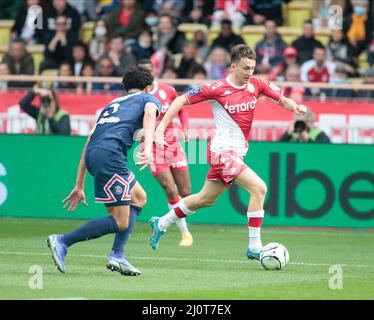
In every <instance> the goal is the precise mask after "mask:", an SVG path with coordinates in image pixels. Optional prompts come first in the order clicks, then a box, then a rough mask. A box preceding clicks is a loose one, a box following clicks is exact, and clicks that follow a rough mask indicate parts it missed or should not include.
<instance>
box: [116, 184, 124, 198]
mask: <svg viewBox="0 0 374 320" xmlns="http://www.w3.org/2000/svg"><path fill="white" fill-rule="evenodd" d="M114 193H115V194H116V195H117V196H119V195H120V194H122V193H123V188H122V187H121V186H115V187H114Z"/></svg>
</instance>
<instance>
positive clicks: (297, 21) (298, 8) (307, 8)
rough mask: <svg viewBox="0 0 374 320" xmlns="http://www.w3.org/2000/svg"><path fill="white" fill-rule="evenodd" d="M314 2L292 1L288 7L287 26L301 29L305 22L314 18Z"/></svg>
mask: <svg viewBox="0 0 374 320" xmlns="http://www.w3.org/2000/svg"><path fill="white" fill-rule="evenodd" d="M312 7H313V3H312V1H292V2H290V3H289V4H288V6H287V20H288V21H287V22H288V23H287V25H288V26H290V27H297V28H301V27H302V26H303V23H304V21H306V20H310V19H311V18H312Z"/></svg>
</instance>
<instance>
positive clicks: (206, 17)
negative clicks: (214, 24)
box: [179, 0, 215, 26]
mask: <svg viewBox="0 0 374 320" xmlns="http://www.w3.org/2000/svg"><path fill="white" fill-rule="evenodd" d="M214 4H215V0H187V1H186V5H185V6H184V10H183V14H182V16H181V17H180V18H179V20H180V21H181V22H184V23H203V24H206V25H207V26H210V23H211V18H212V17H211V16H212V12H213V8H214Z"/></svg>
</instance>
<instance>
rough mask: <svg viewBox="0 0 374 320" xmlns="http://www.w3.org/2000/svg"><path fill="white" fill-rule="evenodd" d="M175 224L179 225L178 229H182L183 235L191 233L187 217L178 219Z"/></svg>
mask: <svg viewBox="0 0 374 320" xmlns="http://www.w3.org/2000/svg"><path fill="white" fill-rule="evenodd" d="M175 224H176V225H177V227H178V229H179V230H180V232H181V234H182V237H185V236H190V235H191V233H190V232H189V231H188V227H187V222H186V218H182V219H179V220H177V221H176V222H175Z"/></svg>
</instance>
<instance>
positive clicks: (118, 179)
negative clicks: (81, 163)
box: [85, 148, 136, 207]
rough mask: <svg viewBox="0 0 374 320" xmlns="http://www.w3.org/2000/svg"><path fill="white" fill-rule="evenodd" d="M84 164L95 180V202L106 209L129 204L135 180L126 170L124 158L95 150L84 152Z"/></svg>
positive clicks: (109, 152) (106, 151)
mask: <svg viewBox="0 0 374 320" xmlns="http://www.w3.org/2000/svg"><path fill="white" fill-rule="evenodd" d="M85 163H86V167H87V170H88V172H89V173H91V175H92V176H93V177H94V180H95V202H98V203H103V204H105V206H107V207H112V206H124V205H125V206H126V205H129V204H130V201H131V194H130V191H131V189H132V187H133V186H134V185H135V183H136V178H135V176H134V174H133V173H132V172H131V171H130V169H129V168H127V166H126V160H125V157H124V156H119V155H118V154H116V153H114V152H112V151H109V150H105V149H99V148H95V149H90V150H87V151H86V154H85Z"/></svg>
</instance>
